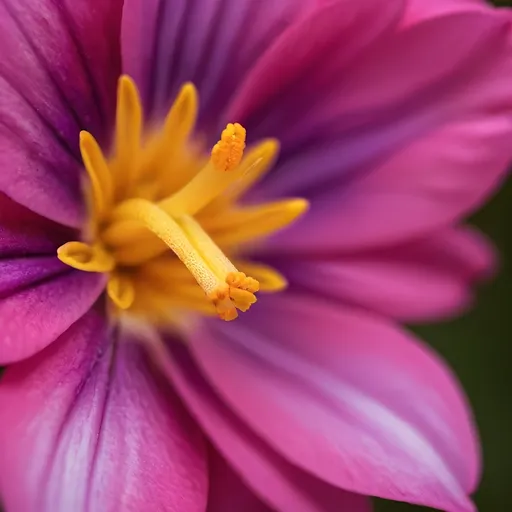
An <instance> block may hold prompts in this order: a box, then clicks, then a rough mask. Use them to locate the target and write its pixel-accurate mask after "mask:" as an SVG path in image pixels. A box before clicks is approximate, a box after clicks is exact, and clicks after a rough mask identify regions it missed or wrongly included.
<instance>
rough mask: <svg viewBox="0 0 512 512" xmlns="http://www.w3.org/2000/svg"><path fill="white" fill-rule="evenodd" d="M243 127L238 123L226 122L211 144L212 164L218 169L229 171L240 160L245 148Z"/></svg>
mask: <svg viewBox="0 0 512 512" xmlns="http://www.w3.org/2000/svg"><path fill="white" fill-rule="evenodd" d="M245 136H246V133H245V128H244V127H243V126H242V125H240V124H238V123H235V124H231V123H230V124H228V125H227V126H226V129H225V130H224V131H223V132H222V136H221V138H220V140H219V142H217V144H215V146H213V149H212V160H211V161H212V164H213V166H214V167H215V168H216V169H217V170H219V171H224V172H229V171H232V170H233V169H235V168H236V167H237V166H238V164H239V163H240V162H241V161H242V156H243V154H244V149H245Z"/></svg>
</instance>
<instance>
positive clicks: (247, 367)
mask: <svg viewBox="0 0 512 512" xmlns="http://www.w3.org/2000/svg"><path fill="white" fill-rule="evenodd" d="M261 302H262V304H261V305H259V308H258V307H255V308H253V309H254V312H252V313H248V314H246V315H244V318H243V319H242V320H241V321H238V322H237V323H236V324H232V325H230V326H229V328H227V327H226V326H225V325H224V324H221V323H220V322H218V323H211V324H209V325H210V328H209V329H203V330H199V331H198V332H197V333H196V335H195V336H194V337H193V338H192V339H191V340H190V343H191V349H192V351H193V353H194V356H195V358H196V360H197V362H198V364H199V365H200V367H201V369H202V370H203V371H204V373H205V375H206V376H207V378H208V379H209V381H210V382H211V384H212V386H213V387H214V388H215V389H216V390H217V392H218V393H219V394H220V395H221V396H222V398H223V399H224V400H226V401H227V403H228V404H229V405H230V406H231V407H232V408H233V410H234V411H235V412H236V413H237V414H239V415H240V416H241V417H242V418H243V420H244V421H245V422H247V424H248V425H249V426H250V427H252V428H253V429H254V430H255V431H256V432H257V433H258V434H259V435H261V436H262V437H263V438H264V439H265V440H266V441H267V442H269V443H270V444H271V446H272V447H273V448H274V449H275V450H276V451H278V452H279V453H281V454H282V455H284V456H285V457H286V458H287V459H288V460H289V461H291V462H293V463H295V464H297V465H298V466H300V467H302V468H303V469H305V470H307V471H309V472H311V473H313V474H314V475H316V476H318V477H319V478H322V479H324V480H325V481H327V482H329V483H331V484H333V485H339V486H340V487H341V488H344V489H347V490H349V491H352V492H358V493H361V494H369V495H375V496H379V497H383V498H388V499H395V500H400V501H408V502H411V503H416V504H421V505H426V506H431V507H435V508H440V509H442V510H446V511H448V512H470V511H474V510H475V509H474V506H473V504H472V503H471V501H470V500H469V499H468V498H467V496H466V495H467V493H468V492H471V491H472V490H473V489H474V488H475V485H476V483H477V480H478V476H479V458H478V449H477V445H476V441H475V436H474V431H473V425H472V422H471V418H470V415H469V413H468V409H467V405H466V402H465V400H464V398H463V397H462V394H461V392H460V389H459V387H458V385H457V383H456V382H455V379H454V377H453V376H452V375H451V374H450V373H449V371H448V370H447V369H446V368H445V366H444V365H443V364H442V363H441V361H440V360H438V359H437V358H436V357H435V356H434V355H433V354H432V353H430V351H428V350H427V349H426V348H425V347H423V346H421V345H420V344H419V342H417V341H416V340H414V339H413V338H412V337H411V336H409V335H407V334H405V333H404V332H401V331H400V330H398V329H397V328H396V327H395V326H393V325H392V324H388V323H386V321H385V320H383V319H379V318H377V317H372V316H370V315H369V314H367V313H364V312H361V311H357V310H350V309H348V308H344V307H342V306H340V305H337V306H336V307H332V306H330V305H329V304H328V303H323V302H322V301H319V300H312V299H306V298H300V297H299V296H293V295H291V294H288V295H287V294H282V295H281V296H279V297H268V298H265V299H264V300H263V301H261ZM251 311H252V310H251Z"/></svg>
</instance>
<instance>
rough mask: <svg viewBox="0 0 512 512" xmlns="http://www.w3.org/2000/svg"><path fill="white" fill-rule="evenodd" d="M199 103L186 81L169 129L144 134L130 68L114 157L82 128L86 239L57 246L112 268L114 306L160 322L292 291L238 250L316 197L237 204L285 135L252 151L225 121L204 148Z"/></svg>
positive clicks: (222, 311)
mask: <svg viewBox="0 0 512 512" xmlns="http://www.w3.org/2000/svg"><path fill="white" fill-rule="evenodd" d="M197 111H198V95H197V91H196V89H195V87H194V86H193V85H192V84H189V83H187V84H185V85H184V86H183V87H182V89H181V91H180V93H179V94H178V97H177V98H176V100H175V102H174V104H173V106H172V107H171V109H170V111H169V113H168V115H167V117H166V119H165V120H164V122H163V124H162V127H161V129H160V130H157V131H147V130H146V131H145V130H144V126H143V117H144V116H143V111H142V105H141V101H140V97H139V92H138V90H137V87H136V85H135V83H134V82H133V80H132V79H131V78H129V77H128V76H122V77H121V78H120V79H119V85H118V99H117V115H116V133H115V146H114V149H113V152H112V155H111V156H110V157H106V156H105V154H104V153H103V151H102V149H101V148H100V145H99V144H98V142H97V141H96V140H95V139H94V136H93V135H92V134H90V133H88V132H82V133H81V134H80V151H81V154H82V159H83V163H84V167H85V169H86V171H87V175H88V177H89V180H88V185H87V190H86V196H87V204H88V205H89V207H90V222H89V225H88V229H87V238H88V240H82V241H70V242H68V243H66V244H64V245H63V246H62V247H60V248H59V250H58V252H57V255H58V257H59V259H60V260H61V261H63V262H64V263H66V264H67V265H69V266H71V267H73V268H76V269H78V270H82V271H85V272H102V273H107V274H108V276H109V279H108V285H107V290H106V291H107V294H108V296H109V297H110V299H111V301H112V304H113V305H114V306H115V308H116V309H117V310H118V311H127V312H128V313H130V314H133V315H134V316H136V317H140V318H142V319H145V320H149V321H152V322H158V323H163V324H166V323H174V322H175V320H176V318H177V317H179V313H180V312H182V311H185V312H186V311H193V312H196V313H199V314H202V315H212V314H214V315H215V314H216V315H217V316H219V317H220V318H221V319H223V320H227V321H229V320H234V319H235V318H237V316H238V311H242V312H245V311H247V310H248V309H249V308H250V307H251V306H252V305H253V304H254V303H255V302H256V300H257V299H256V293H258V292H260V291H261V292H278V291H281V290H283V289H284V288H285V287H286V280H285V279H284V278H283V276H281V275H280V274H279V273H278V272H277V271H275V270H274V269H272V268H269V267H265V266H263V265H259V264H256V263H253V262H249V261H245V260H237V258H236V257H235V255H237V254H241V253H242V250H243V246H244V244H253V243H254V242H255V241H257V240H258V239H261V238H263V237H266V236H268V235H269V234H271V233H273V232H275V231H277V230H279V229H282V228H284V227H286V226H287V225H288V224H290V223H291V222H293V221H294V220H295V219H296V218H297V217H299V216H300V215H301V214H302V213H304V212H305V211H306V209H307V206H308V204H307V202H306V201H304V200H302V199H290V200H285V201H279V202H274V203H268V204H262V205H258V206H254V205H251V206H249V207H248V206H242V205H240V204H239V203H238V200H239V198H240V197H241V196H242V195H243V194H244V193H245V192H246V191H247V190H248V189H249V188H250V187H251V186H252V185H253V184H254V183H255V182H256V181H257V180H258V179H259V178H261V177H262V176H263V174H264V173H265V172H266V171H267V170H268V169H269V168H270V167H271V165H272V163H273V162H274V160H275V158H276V156H277V152H278V143H277V141H275V140H272V139H269V140H265V141H262V142H261V143H260V144H258V145H256V146H254V147H251V148H249V149H248V150H247V151H246V148H245V140H246V132H245V129H244V128H243V127H242V126H241V125H240V124H238V123H234V124H228V125H227V127H226V129H225V130H224V131H223V132H222V134H221V136H220V139H219V142H218V143H217V144H215V145H214V146H213V148H212V150H211V152H210V156H209V157H206V156H205V154H204V152H203V151H202V148H201V146H200V144H198V142H197V141H196V140H194V138H193V129H194V125H195V121H196V117H197Z"/></svg>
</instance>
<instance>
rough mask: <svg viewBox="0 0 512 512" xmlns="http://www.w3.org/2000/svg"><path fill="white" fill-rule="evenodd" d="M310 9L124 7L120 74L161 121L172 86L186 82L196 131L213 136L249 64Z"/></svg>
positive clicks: (311, 1)
mask: <svg viewBox="0 0 512 512" xmlns="http://www.w3.org/2000/svg"><path fill="white" fill-rule="evenodd" d="M315 4H316V0H280V1H279V2H275V1H273V0H257V1H252V0H226V1H222V2H220V1H218V0H175V1H166V0H125V6H124V12H123V28H122V49H123V68H124V72H125V73H128V74H130V75H131V76H133V77H134V78H135V80H136V81H137V83H138V85H139V87H140V88H141V91H142V96H143V98H144V100H145V103H146V108H147V110H148V111H149V113H150V115H151V116H156V117H159V116H160V117H161V116H162V115H164V114H165V112H166V110H167V109H168V108H169V105H170V102H171V101H172V100H173V99H174V97H175V96H176V94H177V92H178V89H179V87H180V86H181V85H182V84H183V83H184V82H186V81H192V82H193V83H194V84H195V85H196V86H197V87H198V90H199V93H200V98H201V116H200V118H201V123H200V124H201V126H202V128H203V129H204V128H205V126H206V125H208V126H209V127H211V126H212V125H213V129H214V130H217V129H218V128H217V127H218V125H219V122H220V123H222V122H224V121H223V119H224V116H223V115H222V113H223V111H224V109H225V107H226V106H227V103H228V100H229V98H230V97H231V96H232V94H233V91H234V90H235V89H236V88H237V87H238V85H239V83H240V81H241V80H242V79H243V77H245V76H246V75H247V73H248V72H249V70H250V69H251V67H252V66H253V64H254V61H255V60H257V59H258V57H259V56H260V55H261V54H262V53H263V52H264V51H265V49H266V48H268V47H269V45H270V44H271V43H272V42H273V41H274V40H275V39H276V38H277V37H278V36H279V35H280V34H281V33H282V31H283V30H284V29H285V28H286V27H288V26H289V25H290V24H292V23H293V22H294V21H295V20H296V19H298V18H300V17H301V16H302V15H303V13H304V12H306V11H308V10H309V9H311V8H312V7H314V5H315ZM221 117H222V119H221ZM228 121H233V119H229V120H228ZM215 136H218V134H216V135H215Z"/></svg>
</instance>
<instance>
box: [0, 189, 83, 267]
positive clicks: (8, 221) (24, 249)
mask: <svg viewBox="0 0 512 512" xmlns="http://www.w3.org/2000/svg"><path fill="white" fill-rule="evenodd" d="M76 236H77V235H76V233H74V232H73V230H70V229H68V228H64V227H63V226H61V225H59V224H56V223H54V222H52V221H50V220H48V219H45V218H44V217H40V216H39V215H37V214H35V213H33V212H32V211H30V210H28V209H27V208H25V207H23V206H21V205H20V204H18V203H15V202H14V201H13V200H12V199H9V198H8V197H7V196H5V195H4V194H2V193H0V258H11V257H19V256H29V255H38V256H41V255H44V254H46V255H52V256H53V255H55V254H56V252H57V248H58V247H59V246H61V245H62V244H64V243H65V242H68V241H69V240H73V239H76Z"/></svg>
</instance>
